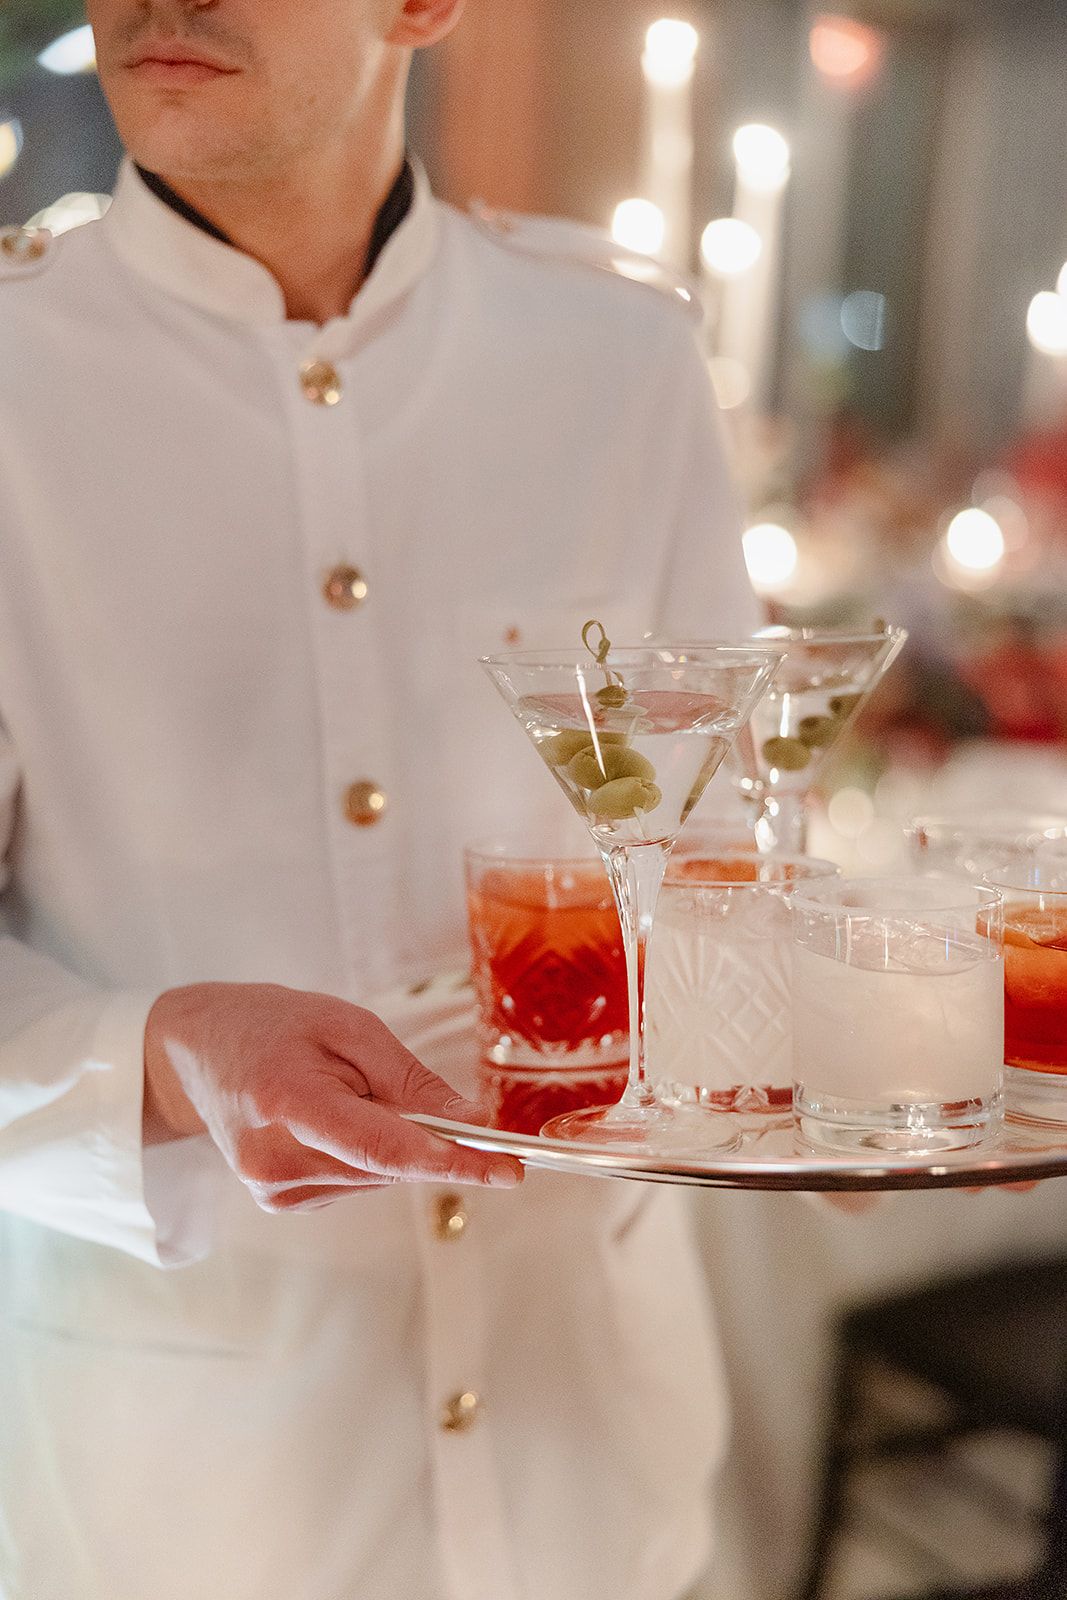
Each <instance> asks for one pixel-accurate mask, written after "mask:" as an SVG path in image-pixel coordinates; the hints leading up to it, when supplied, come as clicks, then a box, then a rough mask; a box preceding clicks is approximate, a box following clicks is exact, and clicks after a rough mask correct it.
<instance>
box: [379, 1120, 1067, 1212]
mask: <svg viewBox="0 0 1067 1600" xmlns="http://www.w3.org/2000/svg"><path fill="white" fill-rule="evenodd" d="M714 1118H715V1125H716V1132H717V1133H718V1132H719V1131H720V1130H721V1131H722V1133H725V1134H728V1135H733V1136H736V1138H737V1139H738V1140H739V1141H740V1142H739V1144H738V1145H737V1147H736V1148H735V1149H731V1150H717V1151H714V1152H712V1153H709V1154H708V1155H707V1156H706V1157H699V1158H696V1157H693V1156H692V1155H690V1154H688V1153H687V1154H686V1155H684V1156H677V1155H671V1154H670V1153H669V1152H666V1151H660V1152H657V1151H649V1152H644V1151H642V1152H641V1153H640V1154H635V1155H630V1154H627V1153H624V1152H622V1151H618V1150H605V1149H604V1148H603V1147H602V1146H593V1145H582V1144H574V1143H571V1142H570V1141H569V1140H562V1139H544V1138H541V1137H540V1136H539V1135H535V1134H525V1133H506V1132H503V1131H502V1130H501V1129H498V1128H479V1127H474V1126H472V1125H471V1124H469V1123H463V1122H448V1121H446V1120H445V1119H444V1118H442V1117H430V1116H424V1115H422V1114H421V1113H408V1119H409V1121H411V1122H418V1123H420V1124H421V1125H422V1126H423V1127H424V1128H429V1129H430V1130H431V1131H432V1132H434V1133H437V1134H440V1136H441V1137H442V1138H443V1139H449V1140H451V1141H452V1142H453V1143H454V1144H462V1145H468V1146H470V1147H471V1148H472V1149H474V1150H496V1151H500V1152H502V1153H503V1154H505V1155H512V1156H518V1157H519V1159H520V1160H521V1161H523V1162H524V1163H525V1164H526V1166H529V1167H542V1168H544V1169H546V1170H547V1171H550V1172H567V1173H572V1174H576V1175H579V1176H586V1177H601V1178H636V1179H639V1180H642V1181H644V1182H646V1183H682V1184H690V1185H692V1186H695V1187H697V1188H704V1189H792V1190H801V1191H809V1192H823V1191H827V1190H851V1191H857V1190H885V1189H952V1188H963V1187H967V1186H974V1185H979V1184H995V1183H1025V1182H1028V1181H1030V1180H1032V1179H1038V1178H1058V1177H1067V1127H1052V1126H1038V1125H1036V1124H1029V1123H1026V1124H1024V1123H1014V1122H1011V1121H1006V1122H1004V1123H1003V1124H1002V1126H1001V1127H1000V1128H999V1129H998V1130H997V1131H996V1132H995V1133H994V1134H991V1135H990V1137H989V1138H988V1139H987V1140H986V1141H985V1142H984V1143H982V1144H979V1145H974V1146H973V1147H972V1148H971V1149H969V1150H952V1151H939V1152H937V1153H935V1154H929V1153H928V1154H923V1155H908V1156H904V1155H897V1154H887V1153H886V1152H884V1151H881V1150H878V1151H872V1152H871V1154H870V1155H869V1156H867V1155H863V1156H859V1155H856V1156H851V1155H841V1156H836V1155H829V1154H822V1153H819V1154H816V1153H814V1152H812V1151H810V1150H807V1149H805V1147H804V1146H803V1145H802V1143H801V1142H800V1141H799V1139H798V1136H797V1133H796V1131H795V1129H794V1127H793V1123H792V1120H791V1119H790V1118H787V1117H756V1116H751V1115H748V1116H746V1115H743V1114H741V1113H735V1112H716V1113H714Z"/></svg>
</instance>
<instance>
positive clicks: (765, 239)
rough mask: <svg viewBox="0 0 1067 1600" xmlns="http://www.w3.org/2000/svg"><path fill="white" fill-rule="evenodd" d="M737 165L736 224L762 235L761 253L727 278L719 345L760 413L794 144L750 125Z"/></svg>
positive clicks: (737, 146)
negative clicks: (741, 371)
mask: <svg viewBox="0 0 1067 1600" xmlns="http://www.w3.org/2000/svg"><path fill="white" fill-rule="evenodd" d="M734 161H735V163H736V177H735V183H734V212H733V221H734V222H735V223H737V224H742V223H743V224H745V225H746V227H747V228H748V229H749V230H750V231H751V233H754V234H756V235H757V236H758V237H759V240H760V250H759V253H758V255H757V256H756V258H755V260H753V261H752V263H751V265H750V266H749V267H748V268H747V269H746V270H743V271H741V272H738V273H735V274H734V275H733V276H732V277H727V279H726V283H725V285H724V288H723V293H722V305H721V311H720V316H719V331H718V338H717V341H716V343H717V349H718V352H719V354H720V355H723V356H728V357H730V358H731V359H733V360H735V361H739V362H740V363H741V364H742V366H743V367H744V368H745V369H746V371H747V372H748V373H749V375H750V377H751V381H752V399H753V403H754V404H755V406H756V407H757V409H758V408H761V407H765V406H766V404H767V402H768V399H769V391H770V377H771V363H772V358H773V352H774V345H775V332H776V325H777V319H778V279H779V265H780V255H781V242H782V241H781V235H782V207H783V201H784V197H785V188H786V184H787V183H788V182H789V145H788V144H787V142H786V140H785V139H784V138H783V137H782V135H781V134H780V133H779V132H778V131H777V129H775V128H768V127H766V126H765V125H764V124H762V123H749V124H747V125H746V126H745V127H743V128H738V130H737V132H736V134H735V135H734ZM705 260H706V252H705Z"/></svg>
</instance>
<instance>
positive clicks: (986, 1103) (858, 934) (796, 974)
mask: <svg viewBox="0 0 1067 1600" xmlns="http://www.w3.org/2000/svg"><path fill="white" fill-rule="evenodd" d="M792 906H793V939H794V943H793V1072H794V1083H793V1097H794V1098H793V1106H794V1112H795V1115H796V1119H797V1123H798V1127H799V1130H800V1133H801V1136H802V1137H803V1138H804V1139H805V1140H806V1141H807V1142H808V1143H809V1144H812V1145H816V1146H823V1147H826V1148H829V1149H833V1150H843V1151H857V1150H858V1151H863V1150H888V1151H894V1152H904V1153H907V1152H915V1153H917V1154H918V1153H922V1152H926V1151H931V1150H952V1149H957V1148H962V1147H965V1146H968V1145H973V1144H977V1143H978V1142H979V1141H980V1140H981V1139H983V1138H984V1137H985V1135H986V1133H987V1132H988V1131H989V1130H990V1127H991V1125H992V1124H993V1123H994V1122H995V1121H997V1119H998V1118H999V1113H1000V1110H1001V1104H1002V1097H1003V1076H1004V1071H1003V1060H1002V1057H1003V1050H1002V1029H1003V1026H1004V997H1003V993H1002V989H1003V981H1004V962H1003V955H1002V932H1003V925H1002V902H1001V896H1000V894H999V893H998V892H997V891H996V890H994V889H991V888H978V887H975V886H974V885H972V884H969V883H967V882H965V881H962V880H954V879H949V878H903V879H891V878H882V879H878V878H869V879H853V880H845V879H841V880H839V881H837V882H831V883H823V884H812V885H810V886H808V885H804V886H802V888H801V889H798V891H797V892H796V893H795V894H794V896H793V900H792Z"/></svg>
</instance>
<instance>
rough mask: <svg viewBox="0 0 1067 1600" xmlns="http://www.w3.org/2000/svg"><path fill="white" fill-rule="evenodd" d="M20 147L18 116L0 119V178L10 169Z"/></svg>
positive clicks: (20, 134)
mask: <svg viewBox="0 0 1067 1600" xmlns="http://www.w3.org/2000/svg"><path fill="white" fill-rule="evenodd" d="M21 149H22V124H21V122H20V121H19V119H18V117H5V118H4V120H3V121H0V178H5V177H6V176H7V174H8V173H9V172H10V171H11V169H12V167H13V166H14V165H15V162H16V161H17V160H18V158H19V151H20V150H21Z"/></svg>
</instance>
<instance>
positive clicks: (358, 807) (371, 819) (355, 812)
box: [345, 778, 386, 828]
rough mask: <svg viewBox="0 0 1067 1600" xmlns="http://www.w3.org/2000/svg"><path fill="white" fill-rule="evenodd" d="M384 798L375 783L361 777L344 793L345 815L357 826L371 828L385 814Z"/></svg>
mask: <svg viewBox="0 0 1067 1600" xmlns="http://www.w3.org/2000/svg"><path fill="white" fill-rule="evenodd" d="M385 807H386V798H385V794H384V792H383V791H382V790H381V789H379V787H378V785H377V784H376V783H371V782H370V780H369V779H368V778H362V779H361V780H360V782H359V783H354V784H352V786H351V788H350V789H348V790H347V791H346V793H345V816H346V817H347V818H348V820H349V822H352V823H354V824H355V826H356V827H357V828H371V827H373V826H374V824H375V823H376V822H380V821H381V820H382V817H383V816H384V815H385Z"/></svg>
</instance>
